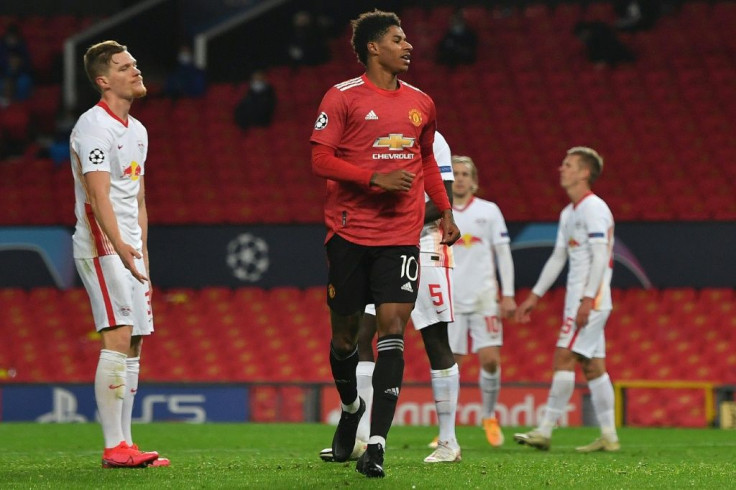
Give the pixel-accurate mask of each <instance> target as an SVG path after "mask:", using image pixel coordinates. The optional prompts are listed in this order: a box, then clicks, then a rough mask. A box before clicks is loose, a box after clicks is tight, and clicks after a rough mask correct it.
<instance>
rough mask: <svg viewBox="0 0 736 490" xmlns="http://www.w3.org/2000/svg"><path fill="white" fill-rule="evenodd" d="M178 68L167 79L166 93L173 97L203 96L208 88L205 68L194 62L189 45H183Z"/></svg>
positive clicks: (178, 59) (180, 49)
mask: <svg viewBox="0 0 736 490" xmlns="http://www.w3.org/2000/svg"><path fill="white" fill-rule="evenodd" d="M176 61H177V66H176V70H175V71H174V72H173V73H171V74H170V75H169V77H168V78H167V79H166V86H165V88H164V93H165V94H166V95H167V96H169V97H172V98H175V99H177V98H180V97H201V96H202V95H204V92H205V90H206V89H207V82H206V79H205V73H204V70H202V69H201V68H199V67H197V66H196V65H195V64H194V57H193V56H192V50H191V48H190V47H189V46H186V45H184V46H181V48H179V54H178V56H177V59H176Z"/></svg>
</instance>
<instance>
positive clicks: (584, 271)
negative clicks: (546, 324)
mask: <svg viewBox="0 0 736 490" xmlns="http://www.w3.org/2000/svg"><path fill="white" fill-rule="evenodd" d="M613 228H614V223H613V215H612V214H611V210H610V209H609V208H608V205H606V203H605V202H604V201H603V199H601V198H600V197H598V196H596V195H595V194H593V193H592V192H591V193H590V194H588V195H586V196H585V197H583V199H582V200H581V201H580V202H578V203H577V205H574V206H573V204H572V203H570V204H568V205H567V206H566V207H565V209H563V210H562V212H561V213H560V223H559V228H558V229H557V241H556V243H555V247H563V248H566V249H567V256H568V265H569V271H568V274H567V291H566V293H565V307H566V308H569V309H572V311H577V308H578V306H579V305H580V300H581V299H582V298H583V293H584V290H585V285H586V284H587V282H588V276H589V274H590V265H591V262H592V260H593V254H592V252H591V249H590V245H591V244H593V243H605V244H607V245H608V253H609V260H608V267H607V268H606V271H605V273H604V274H603V280H602V281H601V284H600V286H599V287H598V288H597V291H598V292H597V294H596V296H595V301H594V302H593V307H594V309H596V310H610V309H611V308H612V307H613V303H612V301H611V275H612V273H613V260H612V259H613Z"/></svg>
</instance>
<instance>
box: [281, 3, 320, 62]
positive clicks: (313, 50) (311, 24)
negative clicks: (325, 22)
mask: <svg viewBox="0 0 736 490" xmlns="http://www.w3.org/2000/svg"><path fill="white" fill-rule="evenodd" d="M325 40H326V33H324V32H323V30H322V28H321V27H320V25H319V24H317V23H316V22H315V21H314V19H313V17H312V14H310V13H309V12H307V11H306V10H301V11H299V12H297V13H296V14H294V19H293V24H292V33H291V40H290V41H289V43H288V45H287V54H288V57H289V60H290V62H291V64H292V66H294V67H297V66H301V65H307V66H314V65H320V64H322V63H324V62H326V61H328V60H329V59H330V51H329V48H328V46H327V44H326V42H325Z"/></svg>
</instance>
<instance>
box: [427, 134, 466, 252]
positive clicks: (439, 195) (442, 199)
mask: <svg viewBox="0 0 736 490" xmlns="http://www.w3.org/2000/svg"><path fill="white" fill-rule="evenodd" d="M427 132H428V131H427V130H425V133H427ZM431 135H432V136H431V138H427V139H426V140H425V139H423V140H422V142H421V148H422V171H423V173H424V192H426V193H427V195H428V196H429V198H430V199H431V200H432V202H433V203H434V205H435V207H437V209H438V210H439V211H440V218H441V220H442V221H441V222H440V228H441V230H442V242H441V243H443V244H445V245H452V244H453V243H455V242H456V241H457V239H458V238H460V229H459V228H458V227H457V225H456V224H455V217H454V216H453V215H452V207H451V206H450V199H449V198H448V197H447V190H446V188H445V184H444V181H443V180H442V176H441V175H440V169H439V167H438V166H437V160H435V158H434V153H433V151H432V144H433V143H434V127H432V130H431Z"/></svg>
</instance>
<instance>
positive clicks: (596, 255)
mask: <svg viewBox="0 0 736 490" xmlns="http://www.w3.org/2000/svg"><path fill="white" fill-rule="evenodd" d="M590 249H591V252H592V253H593V260H592V262H591V264H590V274H589V275H588V283H587V284H586V285H585V291H584V293H583V296H586V297H588V298H595V297H596V295H597V294H598V289H600V287H601V282H602V281H603V274H604V273H605V272H606V267H608V244H607V243H591V244H590Z"/></svg>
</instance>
